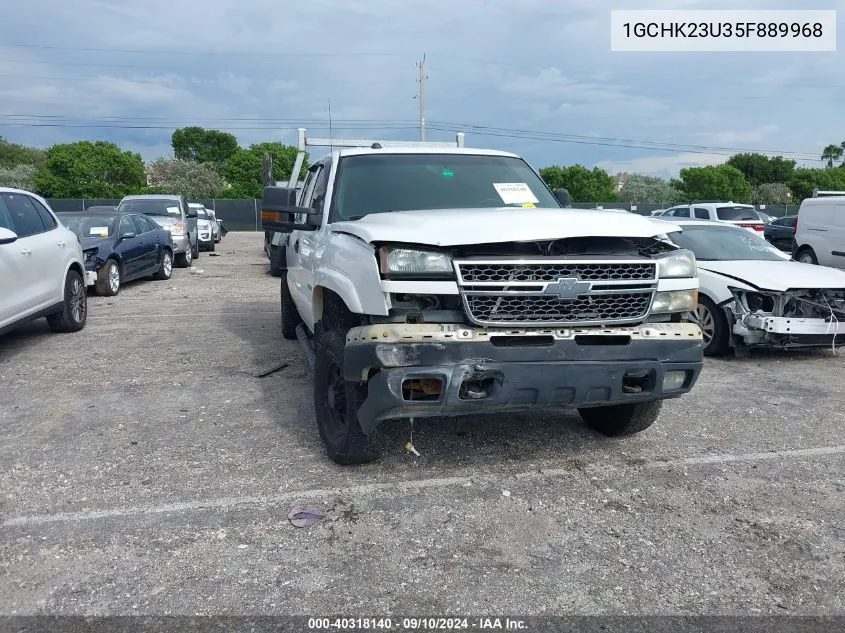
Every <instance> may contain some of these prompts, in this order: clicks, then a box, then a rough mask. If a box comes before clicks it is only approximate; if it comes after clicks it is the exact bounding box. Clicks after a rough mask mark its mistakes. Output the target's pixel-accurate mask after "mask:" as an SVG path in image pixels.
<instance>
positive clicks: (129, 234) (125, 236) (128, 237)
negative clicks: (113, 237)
mask: <svg viewBox="0 0 845 633" xmlns="http://www.w3.org/2000/svg"><path fill="white" fill-rule="evenodd" d="M133 237H135V234H134V233H133V232H132V231H127V232H126V233H124V234H123V235H121V236H120V241H121V242H122V241H123V240H131V239H132V238H133Z"/></svg>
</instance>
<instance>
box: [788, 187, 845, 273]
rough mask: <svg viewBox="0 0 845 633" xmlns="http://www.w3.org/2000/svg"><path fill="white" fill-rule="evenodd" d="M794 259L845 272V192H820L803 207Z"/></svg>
mask: <svg viewBox="0 0 845 633" xmlns="http://www.w3.org/2000/svg"><path fill="white" fill-rule="evenodd" d="M822 193H824V194H825V195H824V196H822V195H821V194H822ZM792 256H793V258H794V259H797V260H798V261H799V262H805V263H807V264H821V265H822V266H834V267H836V268H845V191H837V192H832V191H825V192H819V196H818V197H815V198H807V199H806V200H804V201H803V202H802V203H801V208H800V209H798V222H797V224H796V226H795V242H794V243H793V244H792Z"/></svg>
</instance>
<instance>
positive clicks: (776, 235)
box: [763, 215, 798, 251]
mask: <svg viewBox="0 0 845 633" xmlns="http://www.w3.org/2000/svg"><path fill="white" fill-rule="evenodd" d="M797 220H798V216H797V215H785V216H783V217H782V218H775V219H774V220H772V221H771V222H769V223H768V224H767V225H766V228H765V230H764V231H763V236H764V237H765V238H766V241H767V242H769V243H770V244H773V245H774V246H777V247H778V248H779V249H780V250H782V251H791V250H792V242H793V241H794V239H795V224H796V221H797Z"/></svg>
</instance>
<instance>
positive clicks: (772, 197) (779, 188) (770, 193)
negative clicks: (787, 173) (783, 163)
mask: <svg viewBox="0 0 845 633" xmlns="http://www.w3.org/2000/svg"><path fill="white" fill-rule="evenodd" d="M790 200H791V195H790V191H789V187H788V186H787V185H785V184H783V183H782V182H767V183H763V184H762V185H757V186H756V187H754V192H753V193H752V194H751V202H753V203H754V204H786V203H787V202H789V201H790Z"/></svg>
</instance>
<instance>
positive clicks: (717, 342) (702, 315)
mask: <svg viewBox="0 0 845 633" xmlns="http://www.w3.org/2000/svg"><path fill="white" fill-rule="evenodd" d="M688 318H689V320H690V321H692V322H693V323H695V324H696V325H697V326H698V327H700V328H701V333H702V334H703V337H704V350H703V352H704V355H705V356H724V355H725V354H727V352H728V350H729V349H730V324H729V323H728V317H727V315H726V314H725V311H724V310H723V309H722V308H720V307H718V306H717V305H716V304H715V303H714V302H713V301H712V300H711V299H710V298H709V297H705V296H704V295H699V296H698V306H697V307H696V309H695V312H692V313H690V314H689V316H688Z"/></svg>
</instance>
